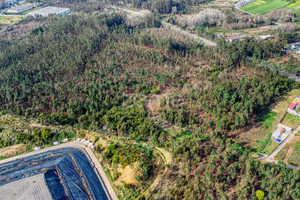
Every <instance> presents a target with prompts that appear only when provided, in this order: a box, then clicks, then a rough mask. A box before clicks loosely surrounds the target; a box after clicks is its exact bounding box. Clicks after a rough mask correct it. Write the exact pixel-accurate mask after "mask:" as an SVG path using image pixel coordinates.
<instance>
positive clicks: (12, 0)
mask: <svg viewBox="0 0 300 200" xmlns="http://www.w3.org/2000/svg"><path fill="white" fill-rule="evenodd" d="M4 2H5V5H6V6H9V5H14V4H16V3H17V0H4Z"/></svg>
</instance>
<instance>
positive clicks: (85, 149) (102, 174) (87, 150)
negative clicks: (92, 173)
mask: <svg viewBox="0 0 300 200" xmlns="http://www.w3.org/2000/svg"><path fill="white" fill-rule="evenodd" d="M64 147H73V148H78V149H81V150H83V152H85V153H86V154H87V157H88V158H90V159H91V160H92V165H94V166H95V168H96V169H97V172H98V175H99V177H98V178H99V179H100V181H101V182H102V184H103V189H104V190H105V192H106V193H107V194H108V195H107V196H108V198H109V199H111V200H118V197H117V195H116V193H115V191H114V190H113V188H112V186H111V184H110V182H109V180H108V178H107V176H106V174H105V172H104V170H103V168H102V167H101V165H100V163H99V161H98V159H97V158H96V156H95V154H94V153H93V152H92V150H91V149H90V148H89V147H87V146H86V145H85V144H83V143H81V142H68V143H63V144H59V145H57V146H52V147H48V148H45V149H41V150H38V151H33V152H29V153H25V154H22V155H18V156H14V157H11V158H7V159H4V160H0V164H2V163H6V162H10V161H13V160H16V159H20V158H25V157H28V156H33V155H37V154H40V153H44V152H47V151H51V150H56V149H59V148H64Z"/></svg>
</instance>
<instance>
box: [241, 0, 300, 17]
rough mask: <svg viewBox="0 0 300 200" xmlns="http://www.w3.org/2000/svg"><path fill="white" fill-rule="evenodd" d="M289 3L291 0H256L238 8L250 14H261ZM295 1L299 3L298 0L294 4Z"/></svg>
mask: <svg viewBox="0 0 300 200" xmlns="http://www.w3.org/2000/svg"><path fill="white" fill-rule="evenodd" d="M290 3H291V1H286V0H264V1H262V0H258V1H255V2H253V3H250V4H248V5H246V6H243V7H241V8H240V9H241V10H244V11H246V12H249V13H252V14H263V13H267V12H270V11H272V10H276V9H278V8H282V7H284V6H287V5H288V4H290ZM297 3H298V4H299V0H298V1H297V2H296V3H295V4H297ZM291 5H292V4H291ZM295 7H296V6H295Z"/></svg>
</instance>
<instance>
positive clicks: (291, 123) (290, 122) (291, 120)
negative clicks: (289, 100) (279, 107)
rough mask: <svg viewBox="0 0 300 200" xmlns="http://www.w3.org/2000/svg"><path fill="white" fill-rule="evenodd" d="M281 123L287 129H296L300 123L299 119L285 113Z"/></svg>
mask: <svg viewBox="0 0 300 200" xmlns="http://www.w3.org/2000/svg"><path fill="white" fill-rule="evenodd" d="M281 123H282V124H284V125H286V126H288V127H291V128H296V126H298V125H299V123H300V117H298V116H295V115H292V114H290V113H287V114H286V116H285V117H284V118H283V120H282V122H281Z"/></svg>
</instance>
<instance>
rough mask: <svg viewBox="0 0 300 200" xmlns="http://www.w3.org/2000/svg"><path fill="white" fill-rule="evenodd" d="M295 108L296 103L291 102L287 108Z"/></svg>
mask: <svg viewBox="0 0 300 200" xmlns="http://www.w3.org/2000/svg"><path fill="white" fill-rule="evenodd" d="M296 106H297V103H296V102H292V103H291V105H290V106H289V109H291V110H295V109H296Z"/></svg>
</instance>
